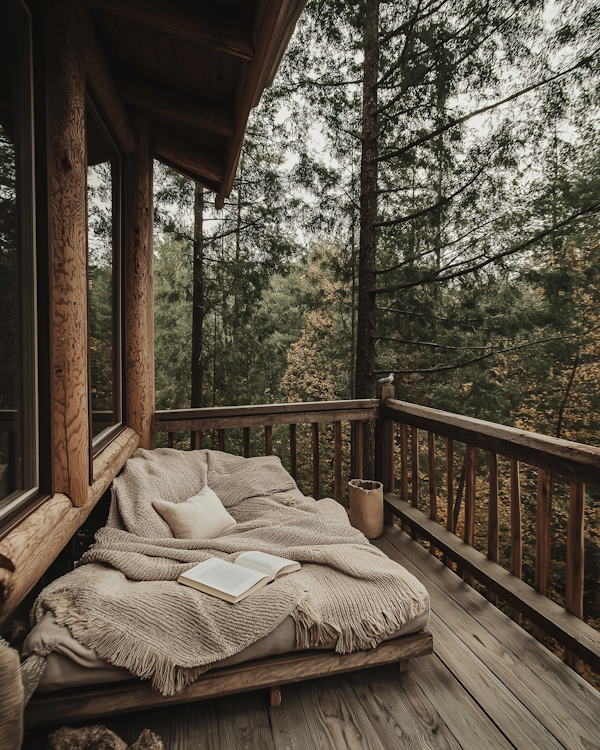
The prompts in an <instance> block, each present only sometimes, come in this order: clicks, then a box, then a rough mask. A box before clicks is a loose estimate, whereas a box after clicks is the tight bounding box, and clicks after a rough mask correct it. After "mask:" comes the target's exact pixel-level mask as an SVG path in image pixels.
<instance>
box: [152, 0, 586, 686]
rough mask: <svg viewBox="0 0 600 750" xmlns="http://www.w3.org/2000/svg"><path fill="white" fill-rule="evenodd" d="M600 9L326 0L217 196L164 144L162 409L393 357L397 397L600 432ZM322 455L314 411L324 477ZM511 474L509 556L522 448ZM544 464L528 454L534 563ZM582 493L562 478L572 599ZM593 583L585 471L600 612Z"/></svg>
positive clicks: (530, 561) (158, 173)
mask: <svg viewBox="0 0 600 750" xmlns="http://www.w3.org/2000/svg"><path fill="white" fill-rule="evenodd" d="M599 26H600V8H599V7H598V6H597V4H596V3H594V2H593V1H592V0H583V1H581V2H580V1H579V0H576V1H575V2H573V1H572V0H570V1H569V2H562V3H561V2H540V1H538V0H494V1H490V2H486V1H485V0H456V1H454V2H452V3H450V2H448V1H447V0H430V1H429V2H428V1H427V0H410V2H407V3H402V4H400V3H395V2H383V0H366V1H365V2H356V1H352V2H340V1H338V0H310V2H309V3H308V5H307V8H306V10H305V11H304V12H303V14H302V16H301V18H300V21H299V23H298V27H297V30H296V33H295V35H294V37H293V39H292V41H291V43H290V46H289V48H288V51H287V53H286V56H285V58H284V60H283V63H282V66H281V68H280V70H279V73H278V76H277V78H276V80H275V83H274V85H273V87H272V88H271V89H269V90H268V91H267V92H265V95H264V96H263V99H262V101H261V103H260V105H259V107H258V108H257V109H256V110H255V111H254V112H253V115H252V117H251V120H250V123H249V126H248V131H247V137H246V141H245V144H244V148H243V152H242V155H241V159H240V165H239V168H238V173H237V178H236V181H235V184H234V188H233V191H232V193H231V196H230V197H229V199H228V200H227V201H226V203H225V207H224V209H223V210H222V211H220V212H216V211H215V210H214V201H213V197H212V195H211V194H210V193H208V192H206V191H204V190H203V189H202V188H201V187H199V186H195V185H194V184H193V183H192V182H190V181H189V180H187V179H186V178H183V177H181V176H179V175H177V174H175V173H174V172H171V171H170V170H168V169H167V168H165V167H163V166H161V165H159V164H155V269H154V279H155V330H156V346H155V361H156V408H157V409H177V408H186V407H190V406H222V405H237V404H252V403H275V402H280V401H313V400H324V399H325V400H329V399H348V398H353V397H366V396H372V395H374V390H375V381H376V379H377V377H381V374H387V373H389V372H394V373H395V378H396V381H395V384H396V394H397V397H398V398H401V399H402V400H406V401H411V402H415V403H419V404H424V405H427V406H432V407H435V408H439V409H444V410H447V411H451V412H457V413H461V414H466V415H469V416H473V417H478V418H482V419H486V420H489V421H492V422H499V423H501V424H506V425H513V426H516V427H522V428H525V429H528V430H533V431H536V432H540V433H543V434H547V435H554V436H558V437H563V438H567V439H569V440H575V441H578V442H582V443H588V444H590V445H596V446H600V433H599V427H600V387H599V377H600V307H599V303H600V269H599V264H598V260H599V256H600V248H599V244H598V208H599V206H600V127H599V117H598V114H599V104H600V96H599V94H600V89H599V81H600V65H599V63H600V60H599V54H598V52H599V50H598V46H599V40H600V33H599V30H600V29H599ZM285 439H286V438H285V435H284V433H283V432H282V433H277V431H276V432H275V450H276V452H278V450H279V451H280V453H281V454H282V458H284V461H285ZM344 439H345V454H344V455H345V464H344V466H345V475H346V476H347V477H348V478H349V474H348V472H349V445H348V442H349V433H344ZM185 440H186V438H185V436H181V441H182V443H181V444H182V445H183V444H184V443H185ZM256 441H257V443H256V446H254V447H255V452H257V453H262V452H264V450H263V449H262V447H261V446H260V444H259V437H258V436H257V437H256ZM322 443H323V448H322V454H323V455H322V459H323V465H322V471H323V482H324V486H327V482H328V481H330V477H331V472H330V471H328V462H330V461H331V460H332V456H331V455H329V452H328V447H327V446H328V443H329V441H328V433H326V432H325V434H324V436H323V440H322ZM206 445H208V443H207V444H206ZM234 448H235V446H233V445H232V448H231V449H234ZM228 449H229V448H228ZM438 449H439V451H440V456H441V455H442V450H443V448H442V444H441V442H440V445H439V446H438ZM463 458H464V454H461V452H460V450H458V451H457V453H456V457H455V460H456V467H455V473H456V476H457V477H458V476H460V474H461V471H462V467H463ZM478 460H479V463H480V466H479V469H478V471H479V474H478V482H479V483H480V485H479V484H478V488H479V486H480V487H481V492H478V495H480V497H481V498H482V500H481V501H480V503H479V505H480V507H479V508H478V515H477V520H476V525H477V529H476V546H477V547H478V548H479V549H481V550H482V551H485V548H486V540H487V525H486V524H487V520H486V518H487V509H486V507H485V501H484V500H483V498H485V497H487V495H486V492H485V487H486V484H487V475H486V471H487V464H486V457H485V455H483V454H482V455H481V456H480V457H479V459H478ZM438 463H441V461H440V462H438ZM309 469H310V447H309V438H308V434H307V435H306V436H305V438H302V436H301V435H300V432H299V472H300V476H299V484H300V486H301V487H302V486H303V485H302V483H303V481H305V480H306V481H305V484H306V487H305V489H306V491H307V492H308V487H309V486H310V485H309V483H308V471H309ZM423 469H424V471H423V480H424V481H423V482H421V483H420V484H421V486H422V492H423V495H422V500H421V504H422V506H423V507H424V509H425V511H426V510H427V504H428V495H427V481H426V479H427V474H426V467H423ZM500 481H501V486H500V495H501V502H502V507H501V563H502V564H505V565H507V566H508V562H509V559H510V534H509V515H510V513H509V508H510V506H509V497H508V466H503V465H502V466H501V469H500ZM535 481H536V480H535V476H534V474H533V472H528V471H527V470H525V471H524V472H523V475H522V492H523V528H524V534H525V538H524V565H523V577H524V579H525V580H527V581H528V582H529V583H533V579H534V573H535V570H534V569H535V563H534V561H535V514H536V508H535V496H536V493H535ZM438 486H439V487H443V482H442V478H441V476H440V479H439V481H438ZM440 492H443V491H442V490H441V491H440ZM459 493H462V488H461V486H460V485H459V488H458V490H457V497H456V498H455V499H454V507H455V515H456V518H457V522H458V524H457V532H458V533H460V528H461V524H462V515H461V502H460V501H461V497H460V495H459ZM441 504H442V505H443V503H441ZM567 507H568V488H567V486H566V485H565V486H562V485H561V483H560V481H558V480H557V482H556V483H555V488H554V499H553V526H552V529H553V531H552V559H553V562H552V592H551V595H552V597H553V598H554V599H555V600H557V601H559V602H560V603H561V604H564V573H565V564H564V563H565V556H566V538H565V534H564V529H565V528H566V518H567ZM441 521H442V522H443V521H444V519H443V518H442V519H441ZM599 582H600V492H599V491H598V490H596V489H595V488H588V489H587V492H586V579H585V618H586V620H587V621H588V622H590V623H591V624H593V625H595V626H596V627H600V586H599ZM588 677H590V679H593V678H592V677H591V676H590V675H588Z"/></svg>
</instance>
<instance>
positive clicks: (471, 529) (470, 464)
mask: <svg viewBox="0 0 600 750" xmlns="http://www.w3.org/2000/svg"><path fill="white" fill-rule="evenodd" d="M465 457H466V462H465V531H464V539H465V542H466V543H467V544H468V545H469V546H470V547H474V546H475V480H476V478H477V449H476V448H475V446H474V445H467V447H466V456H465ZM464 580H465V582H466V583H468V584H469V585H470V586H472V585H473V576H472V575H471V574H470V573H465V574H464Z"/></svg>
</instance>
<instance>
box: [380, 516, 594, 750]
mask: <svg viewBox="0 0 600 750" xmlns="http://www.w3.org/2000/svg"><path fill="white" fill-rule="evenodd" d="M379 541H381V542H382V544H380V543H379ZM388 545H389V546H388ZM377 546H378V547H379V548H380V549H381V550H382V551H383V552H385V553H386V554H389V555H390V556H393V559H395V560H396V561H397V562H398V563H400V564H401V565H403V566H404V567H406V568H407V570H409V572H411V573H413V575H416V576H417V577H418V578H419V579H420V580H421V582H422V583H423V584H424V585H425V586H426V587H427V590H428V591H429V593H430V597H431V607H432V609H433V611H434V612H435V613H436V615H437V616H438V617H440V619H441V620H443V622H444V623H445V624H446V625H447V626H448V627H449V628H450V629H451V630H452V632H453V633H454V634H455V635H457V636H458V637H459V638H460V640H461V641H462V642H463V643H464V644H465V645H466V646H467V647H468V648H469V649H470V650H471V651H472V654H471V656H470V657H469V659H470V666H471V670H472V671H473V672H474V673H477V672H478V671H479V662H481V663H483V664H484V665H485V668H486V669H489V670H490V671H491V672H492V673H493V674H494V675H495V676H496V677H497V678H498V679H499V680H500V681H501V682H502V683H503V685H504V686H505V687H506V688H507V689H508V690H509V691H510V692H511V693H512V694H513V695H514V696H515V697H516V698H517V699H518V700H519V701H520V703H521V704H523V706H524V707H525V708H526V709H527V710H528V711H529V712H530V713H531V714H532V717H535V719H536V720H537V722H539V723H541V724H542V725H543V727H545V729H546V730H547V731H549V732H550V733H551V735H552V736H553V737H554V738H556V739H557V740H558V741H559V742H560V743H562V744H563V745H564V747H569V748H581V749H582V750H583V748H585V747H586V745H587V743H590V742H592V743H593V739H592V738H593V736H594V734H595V732H596V731H597V715H596V711H597V710H598V708H600V695H598V693H596V692H595V691H594V690H593V689H591V688H590V687H589V686H587V685H586V686H585V687H584V689H583V690H581V686H582V684H583V681H582V680H581V681H580V682H579V684H578V685H577V686H576V685H575V682H574V681H573V680H571V679H570V674H569V672H570V670H568V669H566V668H565V665H563V664H561V663H560V661H559V660H558V659H557V657H556V656H554V655H553V654H552V653H550V652H549V651H546V650H545V649H544V648H543V647H542V646H540V644H538V643H536V642H535V641H533V639H532V637H531V636H530V635H529V634H527V633H525V632H524V631H523V630H521V628H519V627H518V626H516V625H515V624H514V623H513V622H511V621H510V620H509V619H508V618H507V617H506V616H505V615H503V614H502V613H500V612H498V610H496V609H495V608H494V607H493V606H492V605H490V604H489V603H487V602H485V601H484V600H483V598H482V597H481V595H480V594H478V593H476V592H474V591H473V590H472V589H469V588H468V587H466V586H464V585H461V584H460V581H459V580H458V579H457V578H456V576H452V575H445V574H444V571H442V570H441V566H440V563H439V562H438V561H436V560H431V562H429V560H427V561H425V560H424V558H425V554H424V552H423V550H422V549H417V548H416V545H415V544H414V543H412V542H411V541H410V540H409V539H408V538H407V537H406V536H404V537H402V535H401V534H395V533H393V530H391V533H390V534H387V533H386V534H385V536H384V538H382V539H381V540H378V543H377ZM394 549H395V555H394ZM448 573H449V571H448ZM434 633H435V627H434ZM442 649H443V646H442V644H441V643H440V645H438V646H437V650H438V655H440V656H441V658H442V660H443V661H446V658H445V655H444V653H442ZM532 651H533V652H534V653H535V658H531V656H530V652H532ZM421 663H422V662H419V664H421ZM555 670H556V672H558V673H556V672H555ZM563 678H564V679H566V680H568V684H569V688H568V692H569V697H568V698H566V695H565V693H566V692H567V690H565V683H563V682H562V680H563ZM474 697H475V700H476V701H478V702H480V705H482V706H484V707H486V699H485V698H483V699H482V697H480V696H478V695H475V696H474ZM566 700H567V701H568V702H569V705H566V703H565V701H566ZM525 720H526V721H527V719H526V717H525ZM537 722H535V721H534V722H533V726H534V727H535V726H536V723H537ZM527 723H529V724H531V723H532V722H531V720H529V721H527ZM540 743H542V746H545V744H543V738H542V736H541V735H540ZM536 746H539V745H536ZM588 746H589V745H588Z"/></svg>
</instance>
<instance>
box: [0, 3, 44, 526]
mask: <svg viewBox="0 0 600 750" xmlns="http://www.w3.org/2000/svg"><path fill="white" fill-rule="evenodd" d="M31 55H32V45H31V17H30V14H29V11H28V10H27V9H26V7H25V6H24V5H23V4H22V3H21V2H19V0H3V2H2V3H1V4H0V70H1V71H2V74H1V75H0V321H1V322H0V523H4V522H5V521H7V520H9V519H10V518H11V517H13V516H14V515H15V514H16V513H18V512H19V511H20V510H21V509H22V507H23V505H24V504H26V503H27V502H28V501H29V500H30V499H31V498H32V497H35V496H37V490H38V463H37V456H38V450H37V401H36V393H37V387H36V386H37V383H36V367H37V363H36V326H35V320H36V304H35V298H36V285H35V242H34V236H35V221H34V212H35V203H34V176H33V124H32V123H33V119H32V118H33V105H32V97H33V86H32V63H31Z"/></svg>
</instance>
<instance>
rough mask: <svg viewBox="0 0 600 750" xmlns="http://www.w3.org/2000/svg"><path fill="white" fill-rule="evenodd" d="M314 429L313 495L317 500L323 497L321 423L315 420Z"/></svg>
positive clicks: (312, 427)
mask: <svg viewBox="0 0 600 750" xmlns="http://www.w3.org/2000/svg"><path fill="white" fill-rule="evenodd" d="M311 430H312V454H313V455H312V459H313V461H312V463H313V465H312V480H313V497H314V499H315V500H320V499H321V478H320V476H321V466H320V458H319V423H318V422H313V423H312V425H311Z"/></svg>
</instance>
